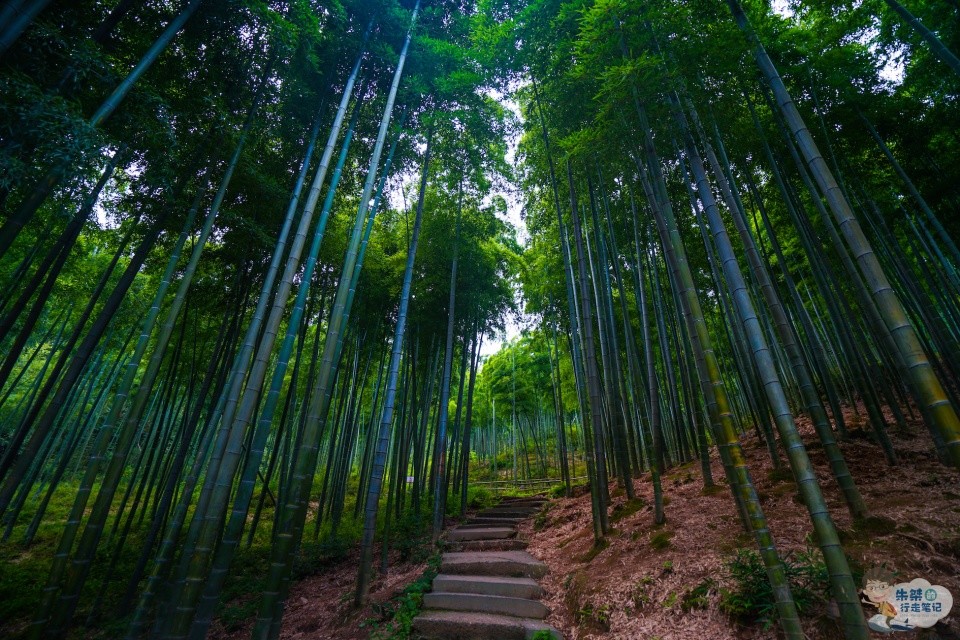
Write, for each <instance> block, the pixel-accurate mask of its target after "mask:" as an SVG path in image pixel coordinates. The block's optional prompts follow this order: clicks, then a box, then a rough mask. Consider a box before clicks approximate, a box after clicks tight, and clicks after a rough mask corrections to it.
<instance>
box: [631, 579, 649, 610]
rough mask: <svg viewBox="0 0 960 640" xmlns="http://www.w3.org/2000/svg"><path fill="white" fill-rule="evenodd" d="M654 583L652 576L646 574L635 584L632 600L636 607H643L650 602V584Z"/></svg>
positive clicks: (632, 590)
mask: <svg viewBox="0 0 960 640" xmlns="http://www.w3.org/2000/svg"><path fill="white" fill-rule="evenodd" d="M653 583H654V580H653V578H652V577H651V576H644V577H642V578H640V581H639V582H637V583H636V584H635V585H633V589H631V591H630V600H631V601H632V602H633V606H634V608H636V609H638V610H639V609H643V607H644V606H645V605H648V604H650V601H651V597H650V586H651V585H652V584H653Z"/></svg>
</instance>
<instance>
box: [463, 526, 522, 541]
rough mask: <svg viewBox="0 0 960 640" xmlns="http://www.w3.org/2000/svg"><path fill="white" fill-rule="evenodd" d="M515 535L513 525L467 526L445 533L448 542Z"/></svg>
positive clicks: (498, 538) (495, 538)
mask: <svg viewBox="0 0 960 640" xmlns="http://www.w3.org/2000/svg"><path fill="white" fill-rule="evenodd" d="M515 535H517V530H516V529H514V528H513V527H487V528H480V527H467V528H460V527H457V528H456V529H452V530H451V531H450V532H449V533H447V540H449V541H450V542H466V541H467V540H502V539H503V538H512V537H514V536H515Z"/></svg>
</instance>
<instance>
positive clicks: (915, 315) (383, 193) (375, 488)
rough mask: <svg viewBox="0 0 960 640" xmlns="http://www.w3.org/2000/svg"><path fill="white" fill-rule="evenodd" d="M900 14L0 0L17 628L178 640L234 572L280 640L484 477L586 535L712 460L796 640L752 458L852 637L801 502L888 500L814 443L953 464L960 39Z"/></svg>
mask: <svg viewBox="0 0 960 640" xmlns="http://www.w3.org/2000/svg"><path fill="white" fill-rule="evenodd" d="M913 5H916V6H913ZM913 5H912V6H910V7H907V6H904V5H902V4H900V3H899V2H897V0H884V1H883V2H881V1H880V0H870V1H869V2H863V3H823V2H820V1H819V0H814V1H812V2H802V3H800V2H797V3H791V4H788V5H782V6H781V5H777V6H776V7H771V6H770V5H769V4H768V3H766V2H752V1H751V2H743V3H740V2H738V1H737V0H726V1H721V0H709V1H708V0H696V1H695V2H684V3H680V2H675V1H672V0H656V1H655V2H649V3H632V2H626V1H625V0H529V1H520V0H479V1H477V2H469V1H467V0H433V1H422V0H404V1H403V2H395V1H393V0H377V1H373V2H371V1H369V0H251V1H240V0H182V1H177V2H173V1H165V0H155V1H153V0H152V1H149V2H142V3H134V2H130V1H129V0H112V1H108V0H82V1H77V0H70V1H67V0H8V2H6V3H5V4H4V5H3V6H2V7H0V82H2V84H3V91H2V96H3V97H2V99H0V103H2V109H0V208H2V209H3V219H2V223H0V279H2V282H3V287H2V289H0V296H2V298H0V345H2V351H0V359H2V363H0V526H2V527H3V534H2V537H3V543H2V545H3V547H4V548H5V549H6V551H5V554H15V553H18V552H19V551H21V550H23V549H29V548H34V549H38V550H42V552H43V554H46V557H45V558H44V559H43V560H42V562H40V563H39V564H38V566H40V567H42V570H43V572H44V577H43V579H42V580H41V581H39V582H40V583H41V584H40V585H39V587H38V588H37V589H35V590H33V591H29V590H27V593H26V595H24V596H23V597H24V598H25V600H24V601H25V602H28V603H29V605H28V609H29V612H30V616H31V617H32V620H30V621H29V624H27V625H25V626H24V628H23V629H22V630H21V631H22V632H23V633H24V635H25V636H28V637H37V638H39V637H63V636H64V634H66V633H68V632H69V631H70V630H71V629H76V628H77V627H82V626H87V627H98V626H100V625H104V624H110V625H116V627H115V628H116V629H122V631H117V635H123V636H125V637H128V638H138V637H144V636H147V637H157V638H187V637H189V638H202V637H205V636H206V634H207V633H208V631H209V629H210V626H211V624H212V622H213V620H214V618H215V617H216V616H217V615H219V614H220V606H221V601H222V600H223V599H224V597H225V594H226V593H227V592H229V591H230V588H231V584H232V580H233V578H234V577H235V575H236V574H237V573H239V572H242V571H243V569H244V564H245V563H247V562H249V561H250V560H251V558H254V557H256V558H257V561H258V562H260V563H261V564H259V565H258V566H259V567H261V568H262V575H260V576H258V582H257V588H258V591H259V598H258V599H257V600H256V609H255V612H254V613H253V615H254V617H255V622H254V624H253V636H254V637H255V638H276V637H279V634H280V628H281V622H282V619H283V612H284V605H285V602H286V600H287V597H288V594H289V592H290V588H291V584H292V581H294V580H295V579H296V578H297V576H298V575H299V573H298V572H299V571H300V569H299V567H300V565H301V564H302V563H303V562H304V559H305V558H308V557H309V556H310V554H311V552H312V551H313V550H315V549H317V548H318V545H319V546H322V545H324V544H327V545H333V544H338V543H340V542H341V541H346V543H347V544H356V545H358V546H359V556H358V558H359V559H358V567H357V580H356V588H355V597H354V600H355V603H356V604H357V605H361V604H363V602H364V600H365V598H366V596H367V593H368V590H369V589H370V584H371V581H372V580H373V579H375V576H376V574H378V573H379V574H384V573H386V572H387V571H388V570H389V561H390V558H391V557H392V556H391V551H392V550H398V549H401V548H402V547H403V545H404V544H405V543H406V541H407V538H409V537H411V536H412V535H415V534H416V533H417V532H419V531H427V532H429V534H430V535H431V536H432V538H433V539H434V540H436V538H437V536H438V535H439V533H440V531H441V530H442V528H443V526H444V517H445V516H446V515H456V514H462V513H463V512H464V509H465V508H466V506H467V504H468V502H469V495H468V490H469V489H470V487H471V483H476V481H478V480H487V479H492V480H509V481H511V482H513V483H520V482H522V481H530V480H531V479H538V478H553V479H555V480H556V481H558V482H561V483H563V485H564V488H565V491H566V492H568V493H570V492H571V491H572V487H573V485H574V484H575V483H578V482H581V481H585V482H587V483H588V485H589V488H590V495H591V500H592V507H593V527H594V535H595V537H596V538H597V540H600V539H601V538H603V536H605V535H607V534H608V533H609V531H610V523H609V519H608V516H609V514H608V510H609V501H610V492H611V490H612V488H614V487H619V488H622V489H623V490H624V491H625V492H626V494H627V496H628V497H631V498H632V497H633V492H634V479H635V478H637V477H640V476H641V475H642V474H645V473H649V478H650V481H651V483H652V484H653V488H654V495H655V509H654V518H655V520H656V521H657V522H658V523H662V522H663V521H664V520H665V519H668V518H670V510H669V505H668V504H667V501H666V500H665V497H666V496H665V494H666V493H669V489H668V487H665V486H662V483H661V475H662V474H663V473H665V472H666V470H668V469H669V468H671V467H674V466H676V465H679V464H685V463H688V462H691V461H699V467H700V469H701V470H702V482H703V485H704V487H705V489H707V490H711V489H713V488H715V487H717V486H718V485H719V484H726V485H727V486H728V488H729V489H730V492H731V498H732V499H731V503H730V504H731V511H736V513H737V514H738V517H739V519H740V522H741V523H742V525H743V528H744V530H745V531H746V532H748V533H749V534H750V535H751V536H752V537H753V539H754V540H755V542H756V545H757V548H758V550H759V552H760V554H761V557H762V558H763V562H764V566H765V568H766V571H767V576H768V578H769V580H770V583H771V585H772V587H773V591H774V594H775V596H776V601H777V609H778V613H779V620H780V624H781V626H782V630H783V632H784V634H785V636H786V637H788V638H801V637H802V635H803V634H802V630H801V628H800V622H799V618H798V615H797V610H796V606H795V603H794V601H793V598H792V596H791V593H790V588H789V583H788V581H787V579H786V576H785V573H784V568H783V564H782V562H781V560H780V557H779V555H778V552H777V547H776V534H777V532H776V531H775V530H773V529H771V528H770V527H769V526H768V524H767V520H766V517H765V515H764V513H763V509H762V507H761V505H760V501H759V499H758V496H757V491H756V489H755V487H754V485H753V482H752V479H751V471H750V469H749V468H747V465H746V462H745V458H744V454H743V451H742V448H741V444H740V441H741V438H742V436H743V435H744V434H745V433H747V432H752V433H754V434H755V435H756V437H757V438H758V439H759V440H760V441H761V442H763V443H764V445H765V447H766V450H767V451H768V454H769V457H770V459H771V463H772V465H773V466H774V468H776V469H783V470H784V471H789V473H791V474H792V476H793V478H794V479H795V481H796V485H797V488H798V492H799V494H800V498H801V500H800V502H801V503H802V506H801V507H798V508H802V509H805V510H806V511H807V512H808V513H809V518H810V528H811V530H812V531H813V532H814V537H815V540H816V542H817V545H818V546H819V548H820V550H821V552H822V554H823V558H824V560H825V562H826V565H827V567H828V569H829V574H830V583H831V597H832V598H833V599H834V600H835V601H836V602H837V604H838V605H839V611H840V616H841V621H842V628H843V633H844V637H847V638H866V637H867V630H866V626H865V623H864V620H863V615H862V612H861V609H860V603H859V596H858V594H857V586H856V585H855V584H854V581H853V577H852V572H851V570H850V567H849V565H848V561H847V558H846V556H845V554H844V550H843V548H842V546H841V544H840V540H839V537H838V534H837V531H836V528H835V526H834V523H833V520H832V518H831V514H830V512H829V509H828V508H827V503H826V500H825V499H824V495H823V492H822V487H824V486H826V485H831V486H835V487H836V488H837V491H838V492H839V495H841V496H842V498H843V502H844V504H845V506H846V508H847V509H848V510H849V512H850V514H851V516H852V517H853V518H855V519H864V518H868V517H869V516H870V515H871V514H872V513H874V511H872V509H873V510H875V509H876V506H875V505H869V504H867V503H866V502H865V501H864V499H863V497H862V496H861V495H860V493H859V491H858V487H857V478H856V477H855V475H854V474H852V473H851V471H850V470H849V468H848V462H847V461H846V460H845V459H844V456H843V453H842V451H841V448H840V446H839V444H838V443H842V442H843V441H844V440H845V439H847V438H850V437H853V436H855V435H857V434H860V433H863V432H868V434H867V436H866V437H869V438H871V439H872V440H873V441H874V442H876V444H877V445H878V446H879V448H880V450H882V452H883V455H884V456H885V457H886V461H887V463H888V464H889V465H890V466H891V474H893V475H895V474H896V468H897V466H898V465H900V464H903V462H902V461H901V460H900V459H899V458H898V451H897V447H896V446H895V444H894V440H892V439H891V437H890V433H891V431H892V430H896V433H898V434H904V433H909V432H910V427H909V426H908V424H907V423H908V421H909V422H910V423H911V424H912V423H913V422H915V421H919V422H922V424H923V425H925V426H926V429H927V431H926V433H924V434H920V433H914V434H912V435H913V437H916V438H926V439H927V440H928V441H929V447H930V448H931V450H932V451H934V452H935V454H936V456H937V458H938V459H939V461H940V463H941V464H943V465H950V466H954V467H956V466H960V419H958V410H960V387H958V384H957V381H958V380H960V378H958V375H957V374H958V371H957V366H958V365H960V277H958V266H960V251H958V249H957V246H956V244H955V242H956V241H955V238H957V237H958V234H960V226H958V220H960V217H958V216H957V215H956V212H957V210H958V208H960V191H958V185H960V175H958V171H960V164H958V163H957V162H956V159H957V158H958V157H960V148H958V145H960V141H958V139H957V138H956V131H957V128H958V125H960V112H958V103H957V90H958V88H960V63H958V60H957V57H956V55H955V54H954V53H953V52H955V51H957V50H958V49H960V47H958V46H957V45H958V44H960V29H958V24H957V16H956V11H957V8H956V6H955V3H950V2H945V3H935V2H915V3H913ZM511 104H515V105H518V107H519V117H517V116H516V115H514V113H513V112H512V111H511V109H510V105H511ZM510 140H519V144H518V147H517V148H516V149H513V150H511V149H508V147H509V146H510V145H509V141H510ZM514 152H515V153H514ZM508 158H510V159H512V160H515V162H513V163H512V164H515V166H511V162H510V161H508ZM511 184H513V185H514V186H510V185H511ZM509 190H513V191H514V192H515V194H516V197H517V198H519V199H521V200H522V202H523V209H524V221H525V225H526V228H527V229H528V231H529V239H528V240H527V241H525V242H524V243H521V241H520V240H519V236H518V230H517V229H516V228H514V226H513V225H512V224H511V223H509V222H507V221H506V220H507V219H508V215H507V214H508V208H509V207H508V203H507V202H506V200H505V199H504V198H503V197H502V196H501V195H500V194H501V193H503V192H504V191H509ZM520 296H522V299H523V305H524V307H525V309H524V311H525V317H526V318H527V322H526V325H527V326H526V328H525V330H524V333H523V335H521V336H520V337H519V338H518V339H516V340H514V341H512V342H510V343H508V344H506V345H505V346H503V347H502V348H501V349H500V350H499V351H498V352H497V353H495V354H493V355H492V356H489V357H483V356H482V353H484V345H485V344H489V343H490V342H491V341H493V340H496V339H497V338H498V336H500V335H501V334H502V332H503V330H504V328H505V327H506V326H507V323H508V320H509V319H510V318H511V317H512V316H513V315H514V314H515V313H516V312H517V311H519V309H518V308H517V307H518V300H517V299H518V298H519V297H520ZM846 408H851V409H852V411H853V415H854V416H855V423H854V422H853V421H849V422H848V421H847V420H845V418H844V411H843V410H844V409H846ZM847 415H848V416H849V415H850V414H849V413H848V414H847ZM807 425H808V426H809V428H806V427H807ZM801 436H803V437H801ZM805 440H806V442H807V444H806V445H805V444H804V441H805ZM810 443H812V444H810ZM807 446H813V447H817V448H822V451H823V453H824V455H825V456H826V459H827V460H828V462H829V470H830V475H831V476H832V477H830V478H826V477H817V475H816V474H815V473H814V469H813V465H812V464H811V462H810V460H809V457H808V453H807V448H806V447H807ZM714 452H715V453H714ZM711 455H716V456H719V460H720V461H721V465H720V466H721V468H722V469H723V471H724V478H722V479H721V478H714V477H712V471H711V464H710V461H711ZM5 557H11V556H10V555H6V556H5Z"/></svg>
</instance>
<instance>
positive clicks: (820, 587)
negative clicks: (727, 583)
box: [694, 549, 830, 628]
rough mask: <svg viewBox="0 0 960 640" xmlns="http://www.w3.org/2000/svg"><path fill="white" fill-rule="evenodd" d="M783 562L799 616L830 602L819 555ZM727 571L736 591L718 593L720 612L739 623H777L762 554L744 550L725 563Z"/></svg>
mask: <svg viewBox="0 0 960 640" xmlns="http://www.w3.org/2000/svg"><path fill="white" fill-rule="evenodd" d="M782 560H783V566H784V571H785V572H786V575H787V579H788V580H789V582H790V590H791V592H792V593H793V599H794V602H796V605H797V611H798V613H800V614H801V615H803V614H804V613H807V612H810V611H811V610H813V609H814V608H815V607H816V606H817V605H818V604H821V603H823V602H824V601H825V600H826V599H827V597H828V593H829V589H830V577H829V574H828V573H827V567H826V565H825V564H824V562H823V557H822V556H821V555H820V552H819V551H817V550H815V549H808V550H807V551H802V552H796V553H790V554H787V555H785V556H783V558H782ZM724 570H725V572H726V573H727V576H728V577H729V578H731V580H732V582H733V587H732V588H729V589H727V588H721V589H720V590H719V592H720V602H719V605H720V610H721V611H723V612H724V613H726V614H727V615H729V616H730V617H731V618H733V619H734V620H736V621H737V622H741V623H753V622H756V623H759V624H761V625H763V626H764V628H770V627H772V626H773V625H774V624H775V623H776V622H777V619H778V613H777V606H776V601H775V600H774V596H773V588H772V587H771V586H770V581H769V580H768V579H767V571H766V568H765V567H764V565H763V560H762V559H761V558H760V554H759V553H757V552H756V551H749V550H745V549H741V550H739V551H738V552H737V553H736V555H734V556H733V557H732V558H730V559H729V560H728V561H727V562H726V563H725V565H724ZM704 589H705V590H706V591H709V589H710V587H709V586H706V587H704ZM696 597H697V596H694V598H696Z"/></svg>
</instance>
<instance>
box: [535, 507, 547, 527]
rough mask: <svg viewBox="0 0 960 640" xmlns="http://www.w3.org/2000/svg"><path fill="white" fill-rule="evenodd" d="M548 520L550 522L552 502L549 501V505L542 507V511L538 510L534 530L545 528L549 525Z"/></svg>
mask: <svg viewBox="0 0 960 640" xmlns="http://www.w3.org/2000/svg"><path fill="white" fill-rule="evenodd" d="M548 522H550V504H549V503H547V505H546V506H544V508H543V509H540V511H539V512H537V516H536V517H535V518H534V519H533V530H534V531H541V530H543V529H544V528H545V527H546V526H547V523H548Z"/></svg>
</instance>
